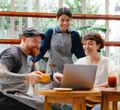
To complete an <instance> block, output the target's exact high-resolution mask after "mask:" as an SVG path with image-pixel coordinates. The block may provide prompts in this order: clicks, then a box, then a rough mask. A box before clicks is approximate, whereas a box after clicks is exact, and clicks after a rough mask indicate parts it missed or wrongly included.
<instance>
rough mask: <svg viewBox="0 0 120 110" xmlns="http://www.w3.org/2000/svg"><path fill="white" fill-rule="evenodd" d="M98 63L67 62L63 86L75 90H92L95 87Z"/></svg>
mask: <svg viewBox="0 0 120 110" xmlns="http://www.w3.org/2000/svg"><path fill="white" fill-rule="evenodd" d="M96 71H97V65H81V64H80V65H75V64H65V65H64V72H63V78H62V81H61V86H62V87H64V88H73V89H74V90H90V89H92V88H93V87H94V82H95V76H96Z"/></svg>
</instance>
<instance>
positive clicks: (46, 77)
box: [41, 74, 50, 83]
mask: <svg viewBox="0 0 120 110" xmlns="http://www.w3.org/2000/svg"><path fill="white" fill-rule="evenodd" d="M41 75H42V79H41V82H42V83H48V82H49V81H50V75H49V74H41Z"/></svg>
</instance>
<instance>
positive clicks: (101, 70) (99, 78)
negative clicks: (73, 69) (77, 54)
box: [75, 56, 109, 86]
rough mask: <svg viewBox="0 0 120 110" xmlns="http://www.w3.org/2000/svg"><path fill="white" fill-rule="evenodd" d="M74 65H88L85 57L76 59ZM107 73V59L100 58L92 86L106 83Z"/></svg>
mask: <svg viewBox="0 0 120 110" xmlns="http://www.w3.org/2000/svg"><path fill="white" fill-rule="evenodd" d="M75 64H86V65H87V64H89V63H88V61H87V57H84V58H80V59H78V60H77V61H76V62H75ZM108 73H109V59H108V57H105V56H101V58H100V61H99V63H98V64H97V72H96V78H95V84H94V86H97V85H100V84H103V83H106V82H107V77H108Z"/></svg>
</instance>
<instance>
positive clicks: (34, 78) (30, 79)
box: [27, 71, 43, 84]
mask: <svg viewBox="0 0 120 110" xmlns="http://www.w3.org/2000/svg"><path fill="white" fill-rule="evenodd" d="M42 74H43V73H41V72H40V71H34V72H32V73H29V74H28V75H27V83H29V84H36V83H40V82H41V80H42Z"/></svg>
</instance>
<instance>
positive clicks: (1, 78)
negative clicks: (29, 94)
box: [0, 64, 27, 84]
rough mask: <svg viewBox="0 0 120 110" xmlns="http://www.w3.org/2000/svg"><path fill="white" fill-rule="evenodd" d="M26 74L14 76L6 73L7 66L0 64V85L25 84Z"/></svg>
mask: <svg viewBox="0 0 120 110" xmlns="http://www.w3.org/2000/svg"><path fill="white" fill-rule="evenodd" d="M26 77H27V74H15V73H12V72H10V71H8V68H7V66H5V65H4V64H0V83H4V84H12V83H22V82H25V80H26Z"/></svg>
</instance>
